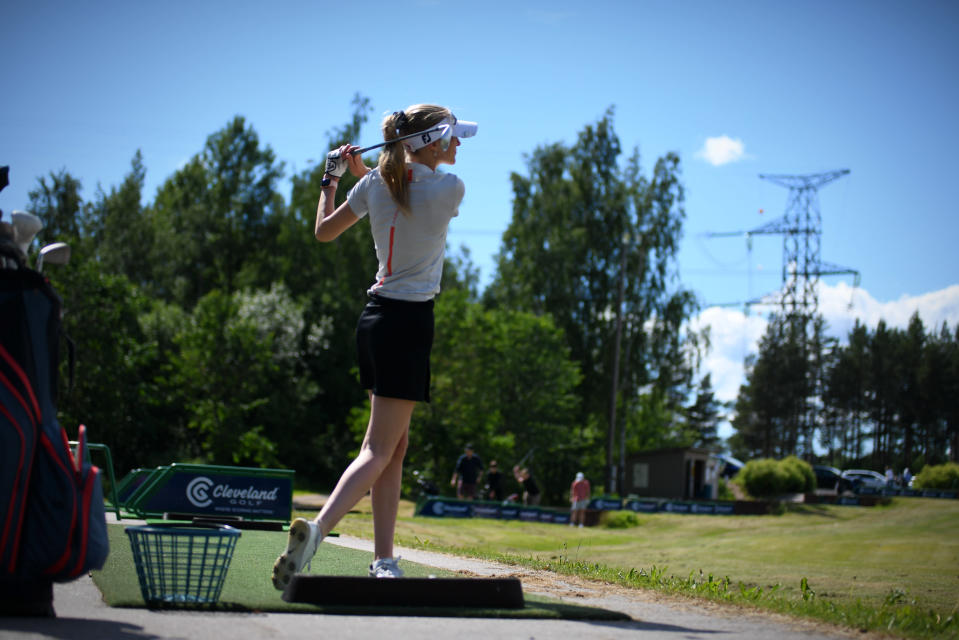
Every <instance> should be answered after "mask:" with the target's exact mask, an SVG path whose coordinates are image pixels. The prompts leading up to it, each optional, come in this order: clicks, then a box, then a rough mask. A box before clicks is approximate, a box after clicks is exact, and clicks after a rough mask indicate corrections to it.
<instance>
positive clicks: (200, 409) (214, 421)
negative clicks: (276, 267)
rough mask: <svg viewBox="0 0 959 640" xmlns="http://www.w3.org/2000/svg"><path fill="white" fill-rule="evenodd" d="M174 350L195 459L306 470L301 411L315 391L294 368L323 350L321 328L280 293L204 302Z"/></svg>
mask: <svg viewBox="0 0 959 640" xmlns="http://www.w3.org/2000/svg"><path fill="white" fill-rule="evenodd" d="M175 342H176V345H177V346H178V347H179V350H178V352H177V353H175V354H174V355H173V356H172V358H171V361H172V363H173V367H172V370H173V372H174V373H173V383H174V384H175V386H177V387H178V388H180V389H183V390H184V392H183V402H184V406H185V408H186V409H187V411H188V418H187V419H188V426H189V427H190V428H191V429H192V430H193V432H194V433H195V434H196V436H195V442H196V445H197V446H196V449H195V450H196V451H197V453H198V454H199V455H200V457H202V458H203V459H204V460H205V461H207V462H212V463H217V464H247V465H254V466H278V465H281V464H284V463H286V464H297V463H305V464H308V462H309V452H308V446H307V444H308V443H309V436H308V435H307V434H304V432H303V426H304V424H306V423H307V422H308V416H307V415H306V414H305V411H304V408H305V407H306V406H307V401H308V400H309V399H310V398H312V397H313V395H315V393H316V390H315V388H314V387H313V383H312V381H311V380H310V379H309V376H308V375H307V372H306V370H305V368H304V367H303V365H302V360H303V359H304V358H305V356H308V355H310V356H314V357H315V356H316V355H317V354H319V353H321V352H322V351H323V350H324V349H325V348H326V347H327V346H328V343H327V336H326V328H324V327H322V326H317V325H309V324H308V323H307V322H306V321H305V320H304V309H303V306H302V305H301V304H298V303H296V302H295V301H294V300H292V299H291V298H290V297H289V294H288V293H287V292H286V290H285V288H284V287H283V286H282V285H278V286H274V287H273V288H272V289H271V290H270V291H256V290H244V291H239V292H236V293H234V294H233V295H227V294H224V293H222V292H219V291H213V292H211V293H209V294H207V295H206V296H204V297H203V298H201V300H200V302H199V303H198V304H197V306H196V308H195V309H194V310H193V313H192V315H191V317H190V321H189V323H188V324H187V326H186V327H185V329H184V330H183V331H181V332H180V333H179V334H178V335H177V337H176V339H175Z"/></svg>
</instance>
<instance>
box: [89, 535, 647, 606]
mask: <svg viewBox="0 0 959 640" xmlns="http://www.w3.org/2000/svg"><path fill="white" fill-rule="evenodd" d="M124 528H125V526H124V525H122V524H115V525H109V526H108V531H109V534H110V556H109V558H107V563H106V565H105V566H104V567H103V569H102V570H101V571H94V572H93V574H92V575H93V581H94V583H95V584H96V585H97V587H98V588H99V589H100V592H101V593H102V594H103V599H104V600H105V601H106V603H107V604H108V605H110V606H111V607H144V606H146V605H145V603H144V601H143V598H142V596H141V594H140V585H139V582H138V581H137V574H136V568H135V567H134V564H133V552H132V551H131V549H130V542H129V540H128V539H127V536H126V534H125V533H124ZM286 537H287V534H286V532H285V531H284V532H279V531H256V530H245V531H243V532H242V535H241V536H240V539H239V541H238V542H237V545H236V550H235V551H234V553H233V561H232V563H231V564H230V570H229V572H228V573H227V576H226V582H225V583H224V585H223V592H222V593H221V594H220V601H219V603H217V604H216V605H212V606H210V605H201V606H194V608H203V609H213V610H219V611H281V612H302V613H327V614H339V615H412V616H436V617H440V616H442V617H448V616H461V617H478V618H554V619H584V620H628V619H629V617H628V616H626V615H625V614H622V613H620V612H618V611H609V610H606V609H599V608H595V607H584V606H579V605H572V604H566V603H564V602H560V601H558V600H553V599H550V598H545V597H542V596H538V595H531V594H525V600H526V606H525V607H524V608H522V609H489V608H475V607H470V606H469V605H468V604H465V605H464V606H463V607H462V608H460V607H381V606H376V605H374V604H370V605H369V606H345V605H336V606H319V605H311V604H303V603H290V602H285V601H283V599H282V598H281V595H282V594H281V592H279V591H277V590H276V589H274V588H273V583H272V582H271V581H270V573H271V570H272V568H273V562H274V561H275V560H276V556H277V555H278V554H279V553H280V552H281V551H282V550H283V548H284V546H285V544H286ZM371 555H372V554H370V552H368V551H357V550H355V549H348V548H345V547H339V546H336V545H333V544H321V545H320V548H319V550H318V551H317V554H316V557H314V558H313V563H312V568H313V573H317V574H319V573H322V574H324V575H337V576H365V575H366V573H367V569H368V567H369V563H370V560H371ZM403 570H404V571H405V572H406V575H408V576H410V577H427V576H430V575H435V576H438V577H453V576H457V575H458V574H456V573H453V572H450V571H446V570H443V569H438V568H436V567H428V566H425V565H420V564H416V563H412V562H406V561H403ZM189 607H190V606H189V605H177V608H181V609H182V608H189Z"/></svg>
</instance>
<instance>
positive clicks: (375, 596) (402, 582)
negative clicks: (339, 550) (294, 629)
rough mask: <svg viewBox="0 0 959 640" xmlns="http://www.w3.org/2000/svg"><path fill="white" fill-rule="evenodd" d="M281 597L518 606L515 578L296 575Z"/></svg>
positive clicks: (390, 603) (359, 602)
mask: <svg viewBox="0 0 959 640" xmlns="http://www.w3.org/2000/svg"><path fill="white" fill-rule="evenodd" d="M283 599H284V600H286V601H287V602H308V603H311V604H323V605H337V604H339V605H344V604H345V605H364V604H369V603H371V602H375V603H376V604H378V605H383V606H391V607H423V606H429V607H463V606H467V605H468V606H471V607H486V608H493V609H522V608H523V605H524V604H525V603H524V602H523V586H522V585H521V584H520V581H519V579H517V578H406V577H404V578H374V579H370V578H358V577H352V576H311V575H302V574H301V575H296V576H293V579H292V580H291V581H290V584H289V586H288V587H287V588H286V591H284V592H283Z"/></svg>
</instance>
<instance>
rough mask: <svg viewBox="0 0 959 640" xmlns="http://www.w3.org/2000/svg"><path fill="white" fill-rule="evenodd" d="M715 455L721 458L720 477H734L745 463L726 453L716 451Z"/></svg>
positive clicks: (718, 458)
mask: <svg viewBox="0 0 959 640" xmlns="http://www.w3.org/2000/svg"><path fill="white" fill-rule="evenodd" d="M713 457H714V458H716V459H717V460H719V477H720V478H726V479H729V478H732V477H733V476H734V475H736V474H737V473H739V470H740V469H742V468H743V467H744V466H745V464H744V463H743V462H741V461H740V460H737V459H736V458H734V457H732V456H728V455H726V454H725V453H715V454H713Z"/></svg>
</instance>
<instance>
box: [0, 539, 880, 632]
mask: <svg viewBox="0 0 959 640" xmlns="http://www.w3.org/2000/svg"><path fill="white" fill-rule="evenodd" d="M328 541H329V542H331V543H334V544H339V545H343V546H349V547H352V548H357V549H371V548H372V547H371V545H372V543H370V542H368V541H365V540H361V539H358V538H350V537H347V536H341V537H339V538H328ZM324 544H326V542H324ZM397 553H398V554H399V555H401V556H402V557H403V558H405V559H407V560H409V561H411V562H417V563H422V564H426V565H430V566H436V567H441V568H445V569H450V570H454V571H464V572H470V573H473V574H476V575H481V576H518V577H519V578H520V579H521V580H522V582H523V589H524V591H525V592H527V593H544V594H547V595H551V596H553V597H559V598H562V599H564V600H567V601H569V602H574V603H576V604H582V605H592V606H598V607H603V608H605V609H613V610H617V611H622V612H624V613H626V614H628V615H629V616H630V617H631V618H632V620H631V621H628V622H591V621H572V620H508V619H507V620H498V619H483V620H469V621H464V620H463V619H462V618H422V617H379V616H334V615H319V614H299V613H298V614H292V613H209V612H182V611H180V612H176V611H150V610H148V609H123V608H115V609H114V608H110V607H108V606H106V605H105V604H104V603H103V600H102V599H101V597H100V592H99V590H98V589H97V588H96V586H95V585H94V584H93V581H92V580H91V579H90V578H89V577H85V578H82V579H80V580H76V581H74V582H71V583H67V584H62V585H56V587H55V595H54V607H55V609H56V611H57V618H55V619H43V618H0V639H3V640H6V639H8V638H10V639H13V638H16V639H18V640H20V639H34V638H36V639H41V638H43V639H46V638H55V639H61V638H62V639H65V640H66V639H69V640H104V639H110V640H143V639H153V638H157V639H161V638H162V639H164V640H166V639H169V640H178V639H184V640H193V639H195V640H208V639H211V638H228V639H229V640H261V639H264V638H277V639H287V638H289V639H291V640H292V639H294V638H296V639H299V638H307V637H314V638H334V639H335V640H342V639H344V638H377V639H386V640H407V639H409V640H412V639H414V638H415V639H420V638H423V637H426V636H432V637H433V638H437V639H439V638H456V639H457V640H471V639H473V638H476V639H480V638H481V639H483V640H490V639H491V638H522V639H524V640H525V639H533V638H577V639H582V640H593V639H597V640H598V639H601V638H602V639H605V638H611V639H618V638H639V639H642V640H647V639H649V640H666V639H668V640H689V639H709V640H716V639H725V638H736V639H740V638H742V639H746V640H765V639H767V638H776V640H800V639H801V638H802V639H808V638H813V639H835V638H844V637H848V636H846V635H844V634H841V633H840V632H837V631H830V630H825V631H824V630H823V629H822V628H820V627H816V626H814V625H813V624H811V623H810V624H806V623H799V622H792V621H789V620H785V619H779V618H775V617H770V616H762V615H753V614H746V613H743V612H742V611H738V610H735V609H729V608H723V607H719V606H716V605H708V604H700V603H691V602H685V601H679V600H676V601H667V600H664V599H663V598H661V597H659V596H657V595H656V594H652V593H649V592H644V591H635V590H625V589H618V588H615V587H604V586H603V585H597V584H595V583H591V582H586V581H580V580H576V579H574V578H570V579H563V578H557V577H556V576H555V575H554V574H551V573H544V572H535V571H531V570H525V569H517V568H516V567H510V566H506V565H498V564H495V563H490V562H482V561H477V560H471V559H467V558H459V557H455V556H449V555H445V554H439V553H432V552H426V551H419V550H415V549H398V550H397ZM859 637H862V636H861V635H860V636H859Z"/></svg>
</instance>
